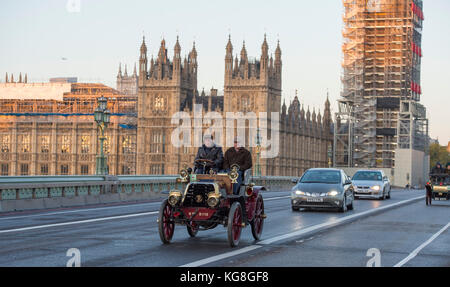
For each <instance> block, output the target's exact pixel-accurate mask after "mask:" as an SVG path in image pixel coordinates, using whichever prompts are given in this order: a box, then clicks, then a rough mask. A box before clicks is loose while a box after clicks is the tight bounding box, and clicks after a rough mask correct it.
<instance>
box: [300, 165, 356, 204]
mask: <svg viewBox="0 0 450 287" xmlns="http://www.w3.org/2000/svg"><path fill="white" fill-rule="evenodd" d="M294 182H295V183H296V185H295V186H294V187H293V188H292V193H291V204H292V210H293V211H298V210H300V208H304V209H308V208H333V209H335V208H337V209H338V210H339V211H341V212H345V211H347V210H353V202H354V194H353V186H352V182H351V180H350V178H349V177H348V176H347V175H346V174H345V172H344V171H343V170H341V169H334V168H312V169H308V170H307V171H305V173H304V174H303V175H302V177H301V178H300V180H298V181H297V180H294Z"/></svg>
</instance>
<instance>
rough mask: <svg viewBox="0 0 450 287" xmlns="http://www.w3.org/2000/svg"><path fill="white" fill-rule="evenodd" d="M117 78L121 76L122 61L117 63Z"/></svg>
mask: <svg viewBox="0 0 450 287" xmlns="http://www.w3.org/2000/svg"><path fill="white" fill-rule="evenodd" d="M117 78H122V63H119V72H118V73H117Z"/></svg>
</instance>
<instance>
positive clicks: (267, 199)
mask: <svg viewBox="0 0 450 287" xmlns="http://www.w3.org/2000/svg"><path fill="white" fill-rule="evenodd" d="M290 197H291V196H290V195H286V196H278V197H269V198H265V199H264V201H270V200H275V199H283V198H290Z"/></svg>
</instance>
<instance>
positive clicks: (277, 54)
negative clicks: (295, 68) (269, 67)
mask: <svg viewBox="0 0 450 287" xmlns="http://www.w3.org/2000/svg"><path fill="white" fill-rule="evenodd" d="M280 61H281V48H280V40H278V44H277V49H276V50H275V62H276V63H277V62H280Z"/></svg>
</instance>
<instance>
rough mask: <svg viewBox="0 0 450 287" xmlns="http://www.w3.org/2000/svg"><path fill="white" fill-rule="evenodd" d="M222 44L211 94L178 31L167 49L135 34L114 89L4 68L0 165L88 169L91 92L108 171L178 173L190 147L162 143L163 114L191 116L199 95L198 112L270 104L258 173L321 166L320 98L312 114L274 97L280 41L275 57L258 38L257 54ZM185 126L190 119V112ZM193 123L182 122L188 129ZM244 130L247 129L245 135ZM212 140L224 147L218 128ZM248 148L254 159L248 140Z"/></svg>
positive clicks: (325, 126) (324, 132)
mask: <svg viewBox="0 0 450 287" xmlns="http://www.w3.org/2000/svg"><path fill="white" fill-rule="evenodd" d="M225 52H226V54H225V73H224V75H225V81H224V95H223V96H219V95H218V92H217V89H211V93H210V95H206V94H205V92H204V91H202V92H201V93H198V90H197V69H198V63H197V51H196V49H195V45H194V47H193V48H192V49H191V51H189V53H188V55H187V57H184V59H182V57H181V47H180V44H179V42H178V39H177V42H176V44H175V47H174V54H173V58H172V59H169V55H168V49H167V47H166V43H165V41H164V40H163V41H162V42H161V45H160V48H159V53H158V56H157V58H156V59H153V58H152V59H148V58H147V46H146V44H145V41H143V43H142V45H141V48H140V58H139V76H137V71H136V70H135V71H134V73H133V75H132V76H128V75H127V71H125V74H124V75H122V72H121V68H119V74H118V76H117V85H118V88H120V89H121V92H120V91H117V90H114V89H112V88H109V87H106V86H104V85H101V84H52V83H42V84H34V83H33V84H29V83H26V80H25V81H24V82H25V83H20V82H22V81H21V79H20V78H21V77H19V83H16V82H14V79H13V78H12V77H11V80H9V78H8V76H6V79H8V80H5V82H6V83H1V84H0V95H2V97H1V98H0V175H78V174H86V175H87V174H94V173H95V156H96V155H97V154H98V153H99V147H98V142H97V136H98V134H97V126H96V123H95V122H94V118H93V112H94V110H95V108H96V106H97V104H96V101H97V98H98V97H100V96H105V97H107V98H108V108H109V109H110V110H111V112H112V114H113V116H112V124H111V125H110V126H109V127H108V128H107V130H106V137H107V140H106V142H105V150H104V151H105V153H106V155H107V156H108V167H109V173H110V174H177V173H178V172H179V170H180V169H181V168H182V167H184V166H192V163H193V160H194V157H195V154H196V151H197V148H196V147H194V146H191V147H189V146H188V147H175V146H174V145H173V144H172V143H171V135H172V132H173V131H174V129H175V128H177V127H178V125H176V124H173V123H172V115H174V114H175V113H177V112H185V113H186V114H188V115H189V116H190V117H191V118H194V116H195V113H194V112H193V108H194V107H196V106H198V105H201V106H202V107H203V114H205V113H208V112H216V115H220V117H222V118H225V117H226V113H227V112H243V113H247V112H254V113H255V114H256V115H259V112H267V113H268V114H269V115H271V112H276V113H279V118H277V119H276V120H278V121H279V129H280V130H279V139H280V141H279V144H280V149H279V154H278V156H277V157H275V158H270V159H263V158H261V159H260V161H259V163H260V167H261V174H262V175H286V176H299V175H301V174H302V173H303V171H304V170H306V169H308V168H312V167H326V166H328V159H327V149H328V148H329V147H330V146H331V143H332V135H331V132H330V131H331V124H332V123H331V116H330V104H329V101H328V99H327V100H326V103H325V109H324V113H323V116H322V115H321V114H320V111H319V112H318V114H317V115H316V112H315V111H313V112H312V114H311V112H310V111H309V109H308V110H307V112H306V113H305V110H304V107H302V106H301V105H300V102H299V100H298V97H297V96H296V97H295V98H294V100H293V101H292V102H291V103H290V105H289V106H288V107H287V106H286V104H285V103H283V105H281V91H282V78H281V75H282V61H281V48H280V45H279V44H278V46H277V47H276V50H275V53H274V54H275V57H273V56H272V55H270V56H269V47H268V44H267V41H266V39H265V38H264V41H263V44H262V47H261V56H260V58H259V60H250V58H249V57H248V56H247V51H246V48H245V44H244V45H243V47H242V49H241V52H240V58H238V57H237V56H236V57H233V46H232V43H231V39H229V40H228V43H227V45H226V51H225ZM25 79H26V77H25ZM136 81H137V84H136ZM48 85H69V86H68V87H62V88H64V89H67V91H65V92H63V90H61V91H59V90H58V91H59V92H58V95H56V96H50V93H48V92H45V91H47V90H48V89H49V88H51V87H47V86H48ZM136 86H137V87H138V92H137V97H134V96H133V93H135V92H133V89H134V90H135V89H136ZM133 87H134V88H133ZM62 88H61V89H62ZM30 91H31V92H30ZM51 91H54V89H53V88H52V89H51ZM2 93H3V94H2ZM5 93H7V94H10V97H5V95H4V94H5ZM212 122H214V120H213V121H212ZM199 125H200V126H199V128H200V131H204V130H206V129H208V128H209V127H210V125H207V124H205V122H200V124H199ZM193 126H197V123H196V121H195V120H193ZM194 131H195V129H191V136H192V138H194V136H195V135H194ZM272 131H273V130H269V131H268V134H269V135H270V134H271V132H272ZM248 134H249V133H248V129H246V136H247V139H248ZM226 137H234V136H233V135H228V134H226ZM200 139H201V135H200ZM247 143H248V140H247ZM219 144H221V145H222V146H223V147H224V149H226V148H227V146H226V141H225V138H222V140H221V141H220V142H219ZM250 150H251V152H252V156H253V162H254V165H256V162H257V158H256V155H257V153H256V149H255V148H250Z"/></svg>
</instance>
